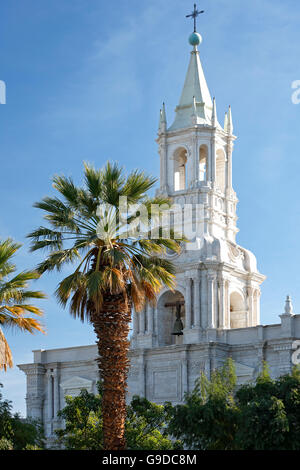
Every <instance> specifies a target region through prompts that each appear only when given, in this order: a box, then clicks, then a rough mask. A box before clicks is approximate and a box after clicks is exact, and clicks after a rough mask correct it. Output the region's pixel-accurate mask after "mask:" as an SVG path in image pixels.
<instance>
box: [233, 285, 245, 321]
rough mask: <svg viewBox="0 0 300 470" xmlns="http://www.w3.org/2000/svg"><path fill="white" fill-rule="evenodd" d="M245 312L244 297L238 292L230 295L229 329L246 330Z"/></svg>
mask: <svg viewBox="0 0 300 470" xmlns="http://www.w3.org/2000/svg"><path fill="white" fill-rule="evenodd" d="M246 326H247V311H246V308H245V300H244V297H243V296H242V295H241V294H240V293H239V292H232V294H231V295H230V328H246Z"/></svg>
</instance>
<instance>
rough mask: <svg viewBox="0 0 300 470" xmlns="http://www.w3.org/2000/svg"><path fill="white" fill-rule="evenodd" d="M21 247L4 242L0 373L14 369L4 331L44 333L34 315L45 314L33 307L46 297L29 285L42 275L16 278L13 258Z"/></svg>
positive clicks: (26, 274) (0, 256) (0, 263)
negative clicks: (35, 301) (2, 370)
mask: <svg viewBox="0 0 300 470" xmlns="http://www.w3.org/2000/svg"><path fill="white" fill-rule="evenodd" d="M20 247H21V245H20V244H18V243H15V242H13V241H12V240H11V239H10V238H8V239H7V240H4V241H0V370H1V369H4V370H5V371H6V370H7V367H12V366H13V361H12V353H11V350H10V347H9V345H8V343H7V341H6V338H5V336H4V334H3V331H2V329H1V328H4V329H6V328H13V329H17V330H20V331H22V332H23V331H28V332H29V333H34V332H35V331H41V332H43V331H44V330H43V328H42V325H41V323H40V322H39V321H38V320H36V319H35V318H32V317H31V316H28V314H30V315H37V316H41V315H42V311H41V310H40V309H39V308H37V307H35V306H33V305H32V304H31V303H30V302H31V300H32V299H44V298H45V294H43V293H42V292H39V291H33V290H29V288H28V283H29V281H31V280H33V279H37V278H39V277H40V275H39V274H38V273H37V271H23V272H20V273H19V274H15V275H14V276H12V274H14V273H15V271H16V266H15V265H14V264H13V263H12V257H13V256H14V254H15V253H16V251H17V250H18V249H19V248H20Z"/></svg>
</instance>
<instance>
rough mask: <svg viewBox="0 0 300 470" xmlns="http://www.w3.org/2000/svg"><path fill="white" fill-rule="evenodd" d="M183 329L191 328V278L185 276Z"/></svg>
mask: <svg viewBox="0 0 300 470" xmlns="http://www.w3.org/2000/svg"><path fill="white" fill-rule="evenodd" d="M185 292H186V296H185V329H186V330H189V329H190V328H191V319H192V279H191V278H190V277H187V278H186V280H185Z"/></svg>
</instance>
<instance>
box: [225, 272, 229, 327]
mask: <svg viewBox="0 0 300 470" xmlns="http://www.w3.org/2000/svg"><path fill="white" fill-rule="evenodd" d="M225 328H227V329H230V296H229V281H228V280H226V281H225Z"/></svg>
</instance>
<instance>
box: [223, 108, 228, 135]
mask: <svg viewBox="0 0 300 470" xmlns="http://www.w3.org/2000/svg"><path fill="white" fill-rule="evenodd" d="M224 131H225V132H228V114H227V113H225V119H224Z"/></svg>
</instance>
